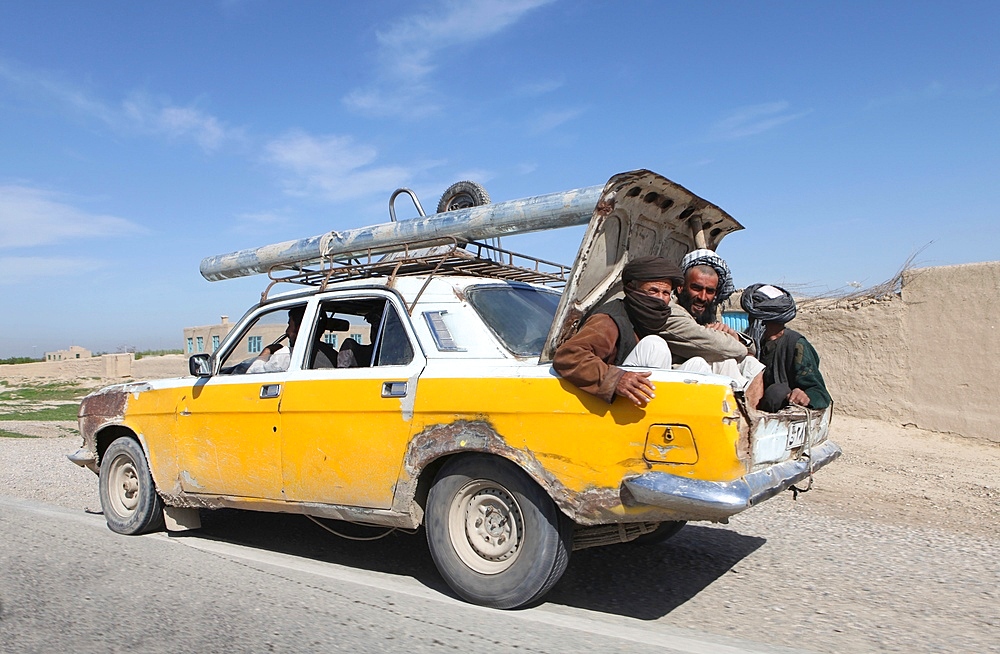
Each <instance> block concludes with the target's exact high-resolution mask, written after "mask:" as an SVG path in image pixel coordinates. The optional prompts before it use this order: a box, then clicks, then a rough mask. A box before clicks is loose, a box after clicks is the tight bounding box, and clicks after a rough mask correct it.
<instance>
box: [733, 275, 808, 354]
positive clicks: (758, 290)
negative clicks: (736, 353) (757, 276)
mask: <svg viewBox="0 0 1000 654" xmlns="http://www.w3.org/2000/svg"><path fill="white" fill-rule="evenodd" d="M740 306H742V307H743V310H744V311H746V312H747V316H748V317H749V318H750V329H749V335H750V338H752V339H753V343H754V345H756V346H757V354H758V355H759V354H760V341H761V339H762V338H763V337H764V323H765V322H780V323H781V324H784V323H786V322H790V321H791V320H792V319H793V318H795V300H794V299H792V294H791V293H789V292H788V291H786V290H785V289H783V288H781V287H780V286H774V285H772V284H751V285H750V286H747V287H746V288H745V289H743V297H742V298H740Z"/></svg>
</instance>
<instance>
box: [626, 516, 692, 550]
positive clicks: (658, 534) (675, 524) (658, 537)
mask: <svg viewBox="0 0 1000 654" xmlns="http://www.w3.org/2000/svg"><path fill="white" fill-rule="evenodd" d="M686 524H687V520H674V521H670V522H661V523H660V524H659V525H657V526H656V529H654V530H653V531H651V532H649V533H648V534H643V535H642V536H639V537H638V538H635V539H633V540H630V541H629V544H630V545H639V546H643V547H644V546H647V545H658V544H660V543H662V542H663V541H665V540H669V539H670V538H672V537H673V536H674V534H676V533H677V532H678V531H680V530H681V529H683V528H684V525H686Z"/></svg>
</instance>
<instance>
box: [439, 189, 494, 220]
mask: <svg viewBox="0 0 1000 654" xmlns="http://www.w3.org/2000/svg"><path fill="white" fill-rule="evenodd" d="M489 203H490V194H489V193H487V192H486V189H485V188H483V187H482V186H481V185H480V184H477V183H476V182H455V183H454V184H452V185H451V186H449V187H448V188H447V190H445V192H444V194H443V195H442V196H441V200H440V201H439V202H438V206H437V212H438V213H444V212H445V211H455V210H456V209H468V208H469V207H478V206H482V205H484V204H489Z"/></svg>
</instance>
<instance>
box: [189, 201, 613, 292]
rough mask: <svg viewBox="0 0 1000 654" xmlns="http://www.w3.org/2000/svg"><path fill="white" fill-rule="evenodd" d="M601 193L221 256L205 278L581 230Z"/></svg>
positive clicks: (209, 262)
mask: <svg viewBox="0 0 1000 654" xmlns="http://www.w3.org/2000/svg"><path fill="white" fill-rule="evenodd" d="M603 191H604V187H603V186H588V187H586V188H579V189H574V190H571V191H562V192H559V193H549V194H548V195H538V196H535V197H531V198H523V199H521V200H509V201H507V202H497V203H495V204H486V205H482V206H479V207H469V208H467V209H458V210H457V211H448V212H446V213H438V214H434V215H432V216H426V217H421V218H414V219H413V220H403V221H400V222H389V223H382V224H380V225H372V226H369V227H359V228H357V229H349V230H346V231H343V232H337V231H330V232H327V233H325V234H319V235H317V236H311V237H309V238H304V239H299V240H297V241H285V242H284V243H275V244H273V245H265V246H263V247H259V248H251V249H247V250H239V251H237V252H231V253H229V254H217V255H215V256H212V257H205V258H204V259H202V260H201V275H202V277H204V278H205V279H207V280H209V281H212V282H214V281H219V280H222V279H232V278H235V277H244V276H246V275H253V274H256V273H265V272H267V271H268V270H270V269H271V268H273V267H275V266H294V265H298V264H308V263H310V262H317V261H320V260H321V259H323V258H324V257H327V258H330V257H338V258H344V257H349V256H350V255H361V254H367V253H368V252H369V251H371V252H372V253H383V252H392V251H394V250H398V249H400V248H401V246H403V245H404V244H407V243H416V242H420V243H422V244H424V243H426V244H433V241H435V239H440V240H441V241H442V242H444V241H446V240H448V239H452V238H457V239H460V240H466V241H472V240H484V239H488V238H496V237H499V236H510V235H513V234H526V233H528V232H536V231H541V230H545V229H555V228H557V227H571V226H573V225H583V224H586V223H587V222H589V221H590V218H591V215H592V214H593V213H594V208H595V207H596V206H597V201H598V199H599V198H600V197H601V193H602V192H603Z"/></svg>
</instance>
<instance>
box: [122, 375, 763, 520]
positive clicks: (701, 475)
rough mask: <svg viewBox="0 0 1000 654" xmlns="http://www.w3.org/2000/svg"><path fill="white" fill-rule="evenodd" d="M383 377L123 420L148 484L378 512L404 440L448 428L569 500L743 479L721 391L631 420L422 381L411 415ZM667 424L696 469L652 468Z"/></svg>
mask: <svg viewBox="0 0 1000 654" xmlns="http://www.w3.org/2000/svg"><path fill="white" fill-rule="evenodd" d="M385 372H386V371H384V370H383V371H381V372H371V373H367V374H366V376H367V377H368V378H362V379H359V378H357V377H354V378H351V379H346V378H344V379H330V378H325V379H301V378H300V379H297V380H291V381H289V380H287V379H286V380H285V381H284V382H283V383H282V388H281V393H280V397H279V398H273V399H261V398H260V390H261V386H262V385H264V384H265V383H269V382H267V381H264V380H262V379H261V378H260V377H257V376H253V377H251V376H247V377H246V378H245V381H244V380H241V382H239V383H233V382H229V383H216V384H213V383H211V382H210V383H208V384H204V383H200V384H195V383H192V384H191V385H190V386H184V387H180V388H175V389H164V390H157V391H146V392H144V393H142V394H140V395H139V396H138V397H133V398H130V402H129V405H128V410H127V415H126V417H125V421H126V424H128V425H129V426H131V427H132V428H133V429H134V430H135V431H136V432H137V433H141V434H143V436H144V438H145V439H146V441H147V442H148V444H149V451H150V453H151V457H150V458H151V466H152V467H153V468H154V470H153V472H154V476H155V477H156V478H157V479H158V483H160V484H164V483H167V484H168V485H169V486H173V485H174V483H170V482H175V483H179V484H180V486H181V487H182V488H183V490H184V491H186V492H190V493H201V494H206V495H225V496H234V497H243V498H258V499H272V500H287V501H298V502H317V503H331V504H341V505H346V506H358V507H366V508H380V509H387V508H390V507H391V506H392V505H393V494H394V492H395V489H396V486H397V482H398V481H399V479H400V477H401V476H402V475H405V471H404V469H403V461H404V458H405V456H406V452H407V448H408V447H409V443H410V440H411V439H413V438H414V437H417V435H418V434H420V432H422V431H424V430H427V429H431V428H433V427H435V426H439V425H448V424H451V423H454V422H456V421H472V422H481V423H486V424H488V425H490V427H491V428H492V429H493V430H494V431H495V432H496V433H497V434H498V435H499V436H500V438H501V439H502V440H503V441H504V442H505V443H506V445H507V446H509V447H511V448H514V449H520V450H521V451H522V452H523V453H524V455H525V456H526V457H527V458H529V459H534V460H536V461H537V462H538V463H539V464H540V465H541V466H542V467H543V468H544V469H545V472H546V474H547V475H548V476H549V478H553V479H555V480H557V481H558V482H559V483H560V484H561V485H562V486H564V487H565V489H566V490H568V491H570V492H584V491H592V490H594V489H609V490H616V489H619V488H620V487H621V482H622V479H623V478H624V477H627V476H631V475H635V474H641V473H643V472H646V471H648V470H662V471H666V472H671V473H673V474H679V475H686V476H689V477H691V478H695V479H705V480H713V481H730V480H733V479H736V478H738V477H740V476H742V475H744V474H745V473H746V472H747V462H746V461H741V460H740V459H739V458H738V457H737V455H736V445H737V440H738V429H737V425H736V421H734V420H726V421H724V420H723V419H722V418H723V417H724V415H723V406H724V402H728V404H729V406H730V407H735V406H736V403H735V401H734V399H733V396H732V393H731V392H730V391H729V389H728V388H726V387H724V386H717V385H707V384H693V383H682V382H671V383H666V382H658V383H657V386H656V397H655V398H654V399H653V400H652V401H651V402H650V404H649V405H648V406H647V407H646V408H645V409H639V408H637V407H635V406H633V405H632V404H630V403H629V402H627V401H625V400H622V399H618V400H616V401H615V403H614V404H610V405H609V404H607V403H605V402H603V401H602V400H599V399H597V398H595V397H593V396H591V395H589V394H587V393H584V392H582V391H580V390H579V389H577V388H576V387H574V386H572V385H571V384H569V383H567V382H565V381H564V380H561V379H559V378H557V377H554V376H545V377H538V378H534V377H532V378H509V377H507V378H499V377H487V378H468V377H466V378H433V377H423V378H420V380H419V382H417V383H418V386H417V389H416V397H415V399H413V400H410V401H411V402H412V411H411V410H407V408H406V403H405V400H401V399H400V398H386V397H382V385H383V383H384V382H385V381H404V382H406V383H408V384H413V383H414V382H413V380H412V379H411V380H407V379H406V378H405V377H397V376H392V375H389V376H387V375H385V374H384V373H385ZM410 391H411V395H412V387H411V388H410ZM279 400H280V413H279ZM666 424H670V425H684V426H686V427H688V428H689V429H690V433H691V437H690V438H691V439H693V442H692V443H691V449H692V450H695V449H696V452H697V455H696V458H694V459H680V460H679V461H680V462H677V463H662V462H655V461H651V460H650V459H651V458H653V457H650V456H649V453H648V450H647V434H648V433H656V430H655V429H653V430H652V431H651V428H652V427H653V426H654V425H666ZM658 429H660V432H662V428H658ZM674 433H675V437H676V434H677V432H676V431H675V432H674ZM660 436H661V438H662V433H661V435H660ZM460 447H465V445H464V441H463V442H462V444H460ZM688 461H690V462H688ZM621 512H623V513H629V512H630V510H628V509H621Z"/></svg>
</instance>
